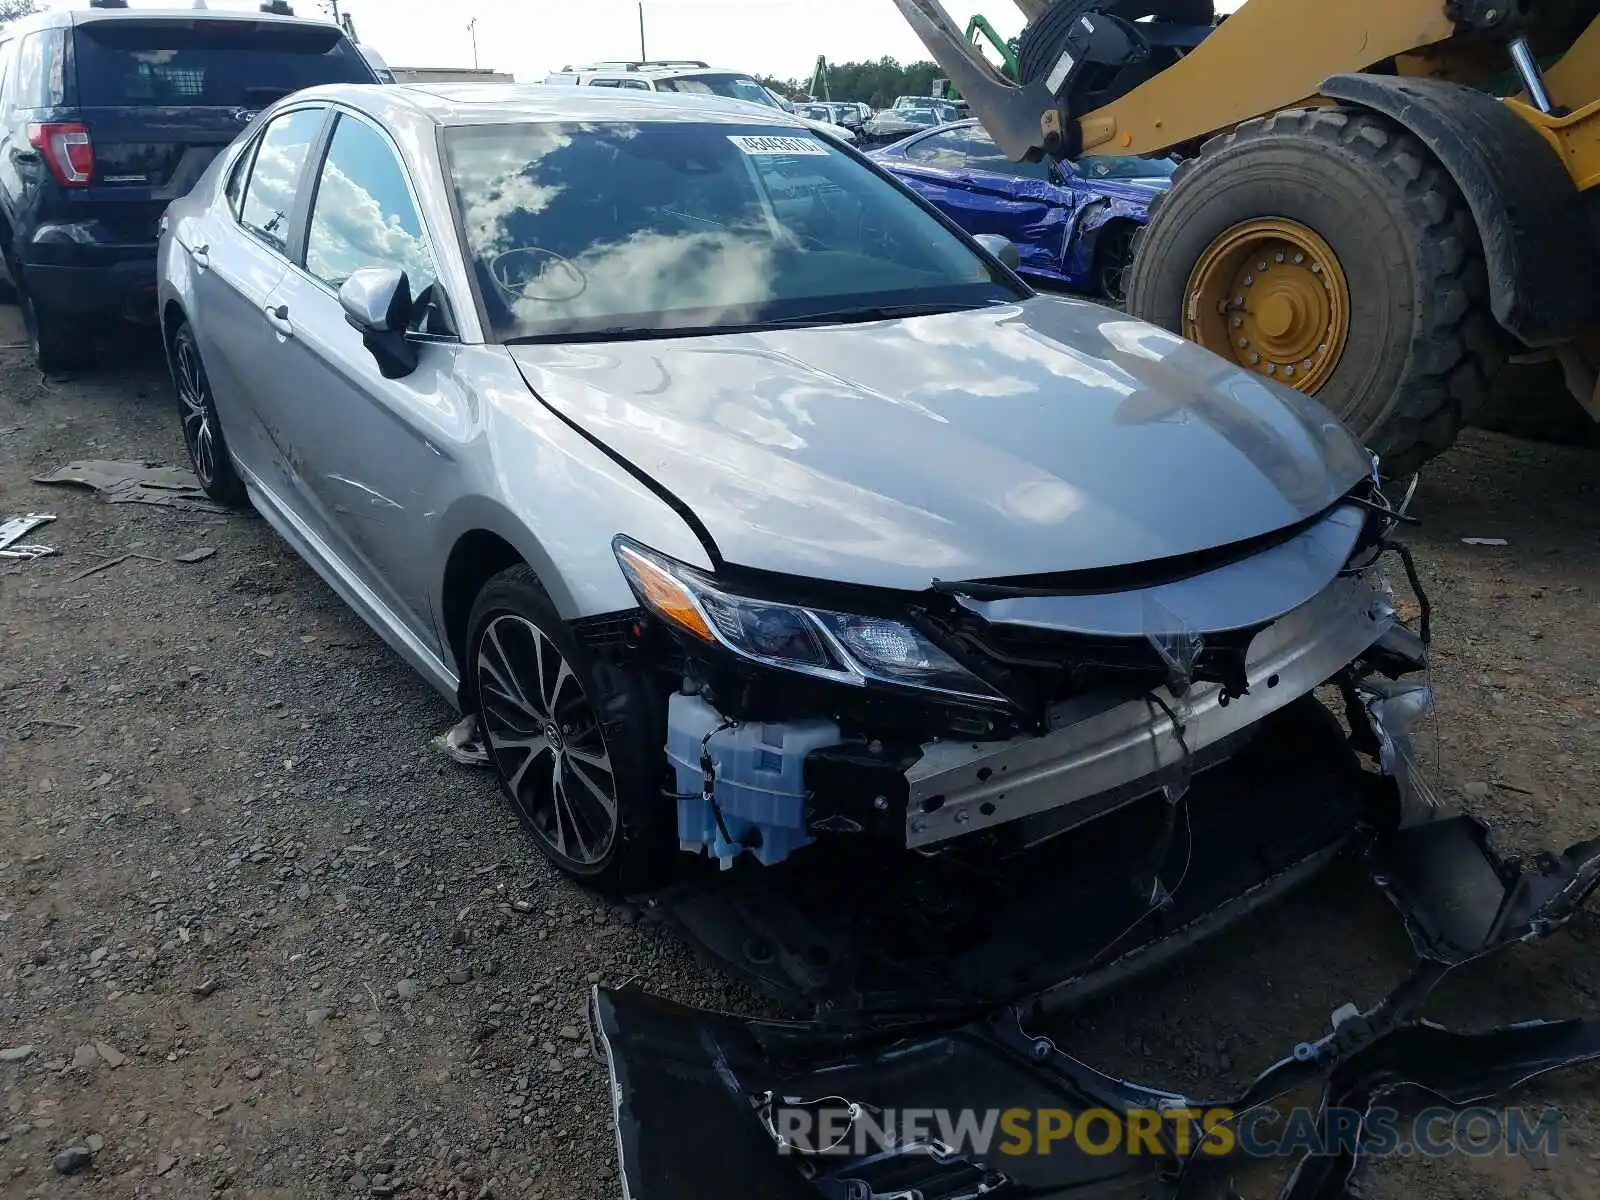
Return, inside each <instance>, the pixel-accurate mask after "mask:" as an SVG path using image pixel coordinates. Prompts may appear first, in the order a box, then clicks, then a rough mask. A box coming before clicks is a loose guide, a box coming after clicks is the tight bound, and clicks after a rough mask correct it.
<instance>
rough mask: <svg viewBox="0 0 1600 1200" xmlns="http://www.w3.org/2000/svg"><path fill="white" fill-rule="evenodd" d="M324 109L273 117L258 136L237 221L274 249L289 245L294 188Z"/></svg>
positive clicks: (297, 110)
mask: <svg viewBox="0 0 1600 1200" xmlns="http://www.w3.org/2000/svg"><path fill="white" fill-rule="evenodd" d="M326 113H327V110H326V109H323V108H297V109H295V110H294V111H293V112H287V113H284V114H283V115H282V116H278V117H274V118H273V119H272V121H271V122H270V123H269V124H268V125H267V127H266V129H265V130H264V131H263V132H262V134H261V142H260V145H259V147H258V148H257V150H256V157H255V163H254V165H253V166H252V167H251V168H250V181H249V182H248V183H246V184H245V188H244V202H243V204H242V205H241V207H240V212H239V220H240V221H241V222H242V223H243V224H244V226H245V228H246V229H249V230H251V231H252V232H254V233H255V234H256V235H257V236H258V237H260V238H261V239H262V240H263V241H265V242H266V243H267V244H268V245H269V246H271V247H272V248H273V249H274V250H277V251H279V252H280V253H282V252H285V251H286V250H287V249H288V246H289V219H290V216H291V215H292V214H293V212H294V203H295V189H296V187H297V186H298V185H299V183H300V175H301V173H302V169H303V168H304V167H305V163H306V157H307V156H308V155H309V154H310V153H311V144H312V142H314V141H316V139H317V135H318V134H319V133H321V132H322V121H323V117H324V116H325V115H326Z"/></svg>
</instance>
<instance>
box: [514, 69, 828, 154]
mask: <svg viewBox="0 0 1600 1200" xmlns="http://www.w3.org/2000/svg"><path fill="white" fill-rule="evenodd" d="M545 82H546V83H550V84H573V85H577V86H579V87H603V88H619V89H622V90H624V91H639V92H676V93H678V94H680V95H686V96H722V97H725V98H726V99H729V100H743V101H745V102H746V103H749V104H759V105H761V106H762V107H763V108H775V109H778V110H779V111H780V112H785V113H793V112H795V108H796V106H795V105H794V104H793V103H792V102H785V101H784V100H783V98H782V97H780V96H778V95H776V94H774V92H773V91H772V89H771V88H768V87H764V86H762V85H761V84H760V83H758V82H756V81H755V80H754V79H752V78H751V77H750V76H749V75H746V74H744V73H743V72H742V71H727V70H723V69H721V68H718V67H712V66H709V65H707V64H706V63H703V62H701V61H699V60H698V59H663V60H659V61H650V62H643V61H641V62H604V63H591V64H590V65H588V66H582V67H563V68H562V69H561V70H559V71H552V72H551V73H550V74H549V75H547V76H545ZM801 120H803V121H807V123H808V124H811V125H812V126H814V127H816V128H819V129H822V130H824V131H826V132H827V133H829V134H831V135H832V136H834V137H836V138H839V139H840V140H841V141H846V142H854V141H855V140H856V134H855V132H854V131H853V130H850V129H846V128H844V127H843V126H841V125H835V124H834V123H833V122H832V121H831V120H809V119H808V118H805V117H801Z"/></svg>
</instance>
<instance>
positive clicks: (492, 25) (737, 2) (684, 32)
mask: <svg viewBox="0 0 1600 1200" xmlns="http://www.w3.org/2000/svg"><path fill="white" fill-rule="evenodd" d="M300 3H301V4H302V6H303V7H307V8H309V7H313V6H314V5H315V3H316V0H300ZM1242 3H1243V0H1219V3H1218V5H1217V7H1218V8H1219V9H1221V10H1223V11H1226V12H1231V11H1233V10H1234V9H1236V8H1238V7H1239V5H1240V4H1242ZM944 5H945V9H946V11H948V12H949V13H950V16H951V17H952V19H954V20H955V22H956V23H957V24H958V25H962V26H965V24H966V23H967V21H968V20H969V19H970V18H971V17H972V16H973V15H974V14H975V13H980V12H981V13H982V14H983V15H984V16H986V17H987V18H988V19H989V20H990V22H992V23H993V24H994V26H995V28H996V29H997V30H998V31H999V32H1000V34H1001V36H1002V37H1010V36H1012V35H1013V34H1017V33H1020V32H1021V31H1022V26H1023V18H1022V13H1021V12H1020V11H1019V10H1018V9H1017V7H1016V5H1015V4H1013V3H1011V2H1010V0H944ZM339 6H340V8H341V10H343V11H346V12H349V13H350V14H351V15H352V16H353V17H354V18H355V22H356V28H357V30H358V31H359V32H360V34H361V36H362V38H363V40H365V41H369V42H371V43H372V44H373V45H374V46H375V47H376V48H377V49H378V52H379V53H381V54H382V55H383V56H384V58H385V59H386V60H387V61H388V63H389V65H390V66H404V67H470V66H471V65H472V40H471V37H470V36H469V35H468V33H467V22H468V21H470V20H471V19H472V18H474V17H476V18H477V19H478V58H479V62H480V65H482V66H485V67H492V68H494V69H496V70H500V71H510V72H512V73H513V74H515V75H516V76H517V78H518V79H519V80H520V81H521V82H523V83H537V82H539V81H540V80H542V79H543V78H544V77H545V74H546V73H547V72H549V71H554V70H559V69H560V68H561V67H562V66H565V65H567V64H568V63H574V62H583V61H594V60H597V59H627V58H635V57H637V56H638V54H639V6H638V4H636V3H630V2H627V0H589V2H588V3H584V4H582V5H573V6H570V7H567V6H562V5H557V4H555V3H551V2H549V0H534V2H530V0H462V2H460V3H454V4H443V5H442V4H440V3H439V2H438V0H339ZM644 24H645V49H646V50H647V52H648V53H649V56H650V57H651V58H696V59H704V60H705V61H707V62H709V63H711V64H712V65H714V66H720V67H730V68H734V69H737V70H743V71H750V72H754V73H757V74H763V75H769V74H770V75H776V76H778V77H779V78H783V79H789V78H796V79H807V78H810V75H811V71H812V68H813V66H814V65H815V64H816V60H817V55H819V54H822V55H826V56H827V58H828V60H829V61H830V62H852V61H854V62H860V61H871V60H875V59H879V58H882V57H883V56H884V55H891V56H893V57H895V58H897V59H899V60H900V61H901V62H912V61H915V60H918V59H927V58H929V57H931V56H930V55H929V54H928V52H927V50H926V48H925V47H924V46H923V45H922V43H921V42H920V41H918V40H917V36H916V34H914V33H912V32H911V27H910V26H909V25H907V24H906V22H905V20H904V18H902V17H901V15H900V10H899V8H897V7H896V5H895V3H894V0H644Z"/></svg>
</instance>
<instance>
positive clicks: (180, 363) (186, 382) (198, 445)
mask: <svg viewBox="0 0 1600 1200" xmlns="http://www.w3.org/2000/svg"><path fill="white" fill-rule="evenodd" d="M176 358H177V372H176V374H177V384H178V400H179V401H180V402H181V403H182V405H183V440H184V444H185V445H186V446H187V447H188V448H189V458H190V459H191V460H192V461H193V463H194V473H195V476H196V478H198V479H199V480H200V482H201V484H202V485H203V486H206V487H210V486H211V484H213V483H214V482H215V481H216V477H217V434H216V422H215V421H214V420H213V419H212V416H211V402H210V399H209V397H208V396H207V395H206V385H205V376H204V375H203V374H202V373H201V371H200V355H199V353H198V352H197V351H196V350H195V347H194V343H193V342H191V341H189V340H188V339H187V338H184V339H180V340H179V342H178V349H177V355H176Z"/></svg>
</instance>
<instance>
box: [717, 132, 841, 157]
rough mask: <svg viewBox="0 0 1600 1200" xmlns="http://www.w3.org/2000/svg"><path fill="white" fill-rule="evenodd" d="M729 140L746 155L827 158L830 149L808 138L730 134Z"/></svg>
mask: <svg viewBox="0 0 1600 1200" xmlns="http://www.w3.org/2000/svg"><path fill="white" fill-rule="evenodd" d="M728 140H729V141H730V142H732V143H733V144H734V145H735V146H737V147H739V149H741V150H743V151H744V152H745V153H746V154H756V155H760V154H820V155H823V156H826V155H827V153H828V148H827V147H826V146H824V145H823V144H822V143H821V142H819V141H817V140H816V139H815V138H808V137H751V136H748V135H744V136H739V135H735V134H729V135H728Z"/></svg>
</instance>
